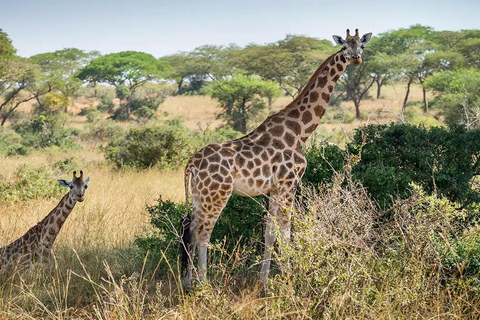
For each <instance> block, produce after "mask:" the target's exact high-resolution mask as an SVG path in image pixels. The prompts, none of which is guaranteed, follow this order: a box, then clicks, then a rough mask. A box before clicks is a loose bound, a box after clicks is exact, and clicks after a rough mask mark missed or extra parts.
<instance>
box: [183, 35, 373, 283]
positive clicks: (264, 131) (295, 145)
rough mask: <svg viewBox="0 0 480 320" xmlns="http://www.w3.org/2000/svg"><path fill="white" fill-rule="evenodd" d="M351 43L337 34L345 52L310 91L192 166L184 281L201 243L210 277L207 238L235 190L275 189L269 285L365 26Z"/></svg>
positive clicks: (201, 260) (202, 264)
mask: <svg viewBox="0 0 480 320" xmlns="http://www.w3.org/2000/svg"><path fill="white" fill-rule="evenodd" d="M355 32H356V33H355V35H354V36H351V35H350V31H349V30H348V29H347V37H346V39H345V40H344V39H343V38H342V37H340V36H336V35H335V36H333V39H334V40H335V42H336V43H337V44H339V45H342V49H341V50H340V51H338V52H337V53H335V54H333V55H332V56H330V57H329V58H327V59H326V60H325V61H324V62H323V63H322V64H321V65H320V67H319V68H318V69H317V71H316V72H315V73H314V74H313V76H312V77H311V78H310V80H309V81H308V83H307V85H306V86H305V88H304V89H303V91H302V92H301V93H300V94H299V95H298V97H297V98H296V99H295V100H294V101H292V102H291V103H290V104H289V105H288V106H287V107H285V108H284V109H283V110H281V111H279V112H277V113H276V114H274V115H272V116H270V117H268V118H267V119H266V120H265V121H264V122H263V123H262V124H261V125H260V126H259V127H258V128H256V129H255V130H253V131H252V132H251V133H249V134H247V135H246V136H244V137H242V138H239V139H236V140H233V141H228V142H223V143H219V144H212V145H209V146H206V147H205V148H203V149H202V150H200V151H199V152H198V153H197V154H195V156H193V157H192V158H191V159H190V161H189V162H188V164H187V166H186V168H185V196H186V203H187V210H186V215H185V217H184V218H183V219H182V245H181V249H183V255H182V256H183V258H182V276H183V278H182V284H183V286H184V288H187V289H188V288H190V287H191V276H192V268H193V254H194V251H195V247H198V276H199V278H200V280H203V279H205V272H206V268H207V243H208V241H209V240H210V235H211V233H212V230H213V227H214V225H215V222H216V221H217V219H218V217H219V215H220V212H221V211H222V210H223V208H224V207H225V205H226V204H227V201H228V199H229V197H230V195H231V194H232V192H233V193H235V194H239V195H242V196H257V195H263V194H267V193H269V194H270V199H269V210H268V211H269V215H268V217H269V219H267V224H266V229H265V256H264V259H263V261H262V268H261V271H260V282H261V283H262V284H263V286H264V287H266V285H267V279H268V273H269V270H270V260H271V252H272V247H273V245H274V242H275V238H276V223H277V224H278V227H279V229H280V233H281V236H282V239H283V240H285V241H288V239H289V238H290V220H291V217H290V215H291V207H292V205H293V201H294V197H295V190H296V187H297V184H298V182H299V181H300V179H301V177H302V175H303V173H304V171H305V167H306V165H307V163H306V160H305V157H304V155H303V154H302V146H303V144H304V142H305V140H306V139H307V138H308V137H309V136H310V134H311V133H312V132H313V131H315V129H316V128H317V126H318V125H319V123H320V119H321V118H322V116H323V114H324V113H325V110H326V107H327V105H328V102H329V99H330V95H331V93H332V91H333V87H334V85H335V83H336V82H337V80H338V79H339V78H340V76H341V75H342V73H343V72H344V71H345V69H346V68H347V66H348V65H349V64H350V63H351V64H353V65H358V64H360V63H361V62H362V58H361V55H362V52H363V48H364V45H365V43H367V42H368V41H369V40H370V37H371V35H372V34H371V33H367V34H365V35H363V36H362V37H361V38H360V37H359V34H358V29H356V30H355ZM190 175H191V189H192V199H193V212H192V216H191V217H190V216H189V211H188V198H189V197H188V196H189V192H188V183H189V179H190Z"/></svg>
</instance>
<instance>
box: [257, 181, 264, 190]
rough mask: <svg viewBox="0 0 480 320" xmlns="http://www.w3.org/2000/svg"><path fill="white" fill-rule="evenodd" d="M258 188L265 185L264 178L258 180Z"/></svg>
mask: <svg viewBox="0 0 480 320" xmlns="http://www.w3.org/2000/svg"><path fill="white" fill-rule="evenodd" d="M256 185H257V188H260V187H261V186H262V185H263V180H257V181H256Z"/></svg>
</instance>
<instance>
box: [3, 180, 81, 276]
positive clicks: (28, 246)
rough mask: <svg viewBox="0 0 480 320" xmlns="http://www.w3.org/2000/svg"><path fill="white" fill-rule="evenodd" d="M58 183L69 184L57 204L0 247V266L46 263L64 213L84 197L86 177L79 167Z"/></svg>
mask: <svg viewBox="0 0 480 320" xmlns="http://www.w3.org/2000/svg"><path fill="white" fill-rule="evenodd" d="M57 181H58V182H59V183H60V185H62V186H64V187H68V188H70V191H69V192H68V193H67V194H66V195H65V196H63V198H62V200H60V202H59V203H58V204H57V206H56V207H55V208H54V209H53V210H52V211H51V212H50V213H49V214H48V215H47V216H46V217H45V218H44V219H43V220H42V221H40V222H39V223H37V225H35V226H34V227H32V228H30V229H29V230H28V231H27V232H26V233H25V234H24V235H23V236H22V237H21V238H19V239H17V240H15V241H14V242H12V243H10V244H9V245H7V246H5V247H3V248H0V259H1V260H0V270H2V271H4V270H7V269H12V268H14V269H16V270H21V269H24V268H26V267H30V268H32V267H33V266H34V265H39V266H41V267H47V268H48V267H50V266H51V259H52V254H53V252H52V246H53V243H54V242H55V239H56V237H57V235H58V233H59V232H60V229H61V228H62V226H63V224H64V222H65V220H66V219H67V218H68V215H69V214H70V212H71V211H72V210H73V208H74V207H75V204H76V203H77V202H82V201H83V200H84V199H85V190H86V189H87V188H88V182H89V181H90V178H87V179H86V180H85V181H84V180H83V171H80V176H79V177H77V172H76V171H73V180H72V181H71V182H68V181H65V180H57Z"/></svg>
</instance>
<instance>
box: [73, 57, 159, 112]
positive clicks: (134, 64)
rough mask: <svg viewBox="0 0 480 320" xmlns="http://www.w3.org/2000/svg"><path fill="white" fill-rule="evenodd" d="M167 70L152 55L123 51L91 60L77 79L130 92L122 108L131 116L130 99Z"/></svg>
mask: <svg viewBox="0 0 480 320" xmlns="http://www.w3.org/2000/svg"><path fill="white" fill-rule="evenodd" d="M164 70H165V64H164V63H163V62H161V61H158V60H157V59H155V58H154V57H153V56H152V55H151V54H148V53H144V52H138V51H122V52H118V53H111V54H107V55H104V56H101V57H98V58H96V59H93V60H91V61H90V62H89V63H88V64H87V65H86V66H85V67H83V68H82V69H81V70H80V71H79V72H78V73H77V77H78V78H79V79H81V80H84V81H88V82H94V83H99V82H105V83H108V84H111V85H113V86H115V87H116V88H118V87H120V86H122V88H123V87H125V88H126V89H128V90H124V89H122V90H117V91H122V92H128V94H126V95H125V97H124V98H125V101H126V102H125V103H124V105H123V106H122V107H123V108H125V110H126V113H127V115H128V116H130V103H129V98H130V97H131V96H132V95H133V94H134V93H135V90H136V89H137V88H138V87H140V86H141V85H143V84H144V83H146V82H148V81H152V80H155V79H160V78H161V76H162V72H163V71H164Z"/></svg>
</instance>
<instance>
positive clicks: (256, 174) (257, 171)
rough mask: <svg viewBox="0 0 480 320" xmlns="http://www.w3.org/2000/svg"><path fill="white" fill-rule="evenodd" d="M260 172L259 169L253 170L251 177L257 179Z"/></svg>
mask: <svg viewBox="0 0 480 320" xmlns="http://www.w3.org/2000/svg"><path fill="white" fill-rule="evenodd" d="M260 172H261V170H260V168H257V169H255V171H253V176H255V177H258V176H259V175H260Z"/></svg>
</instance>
